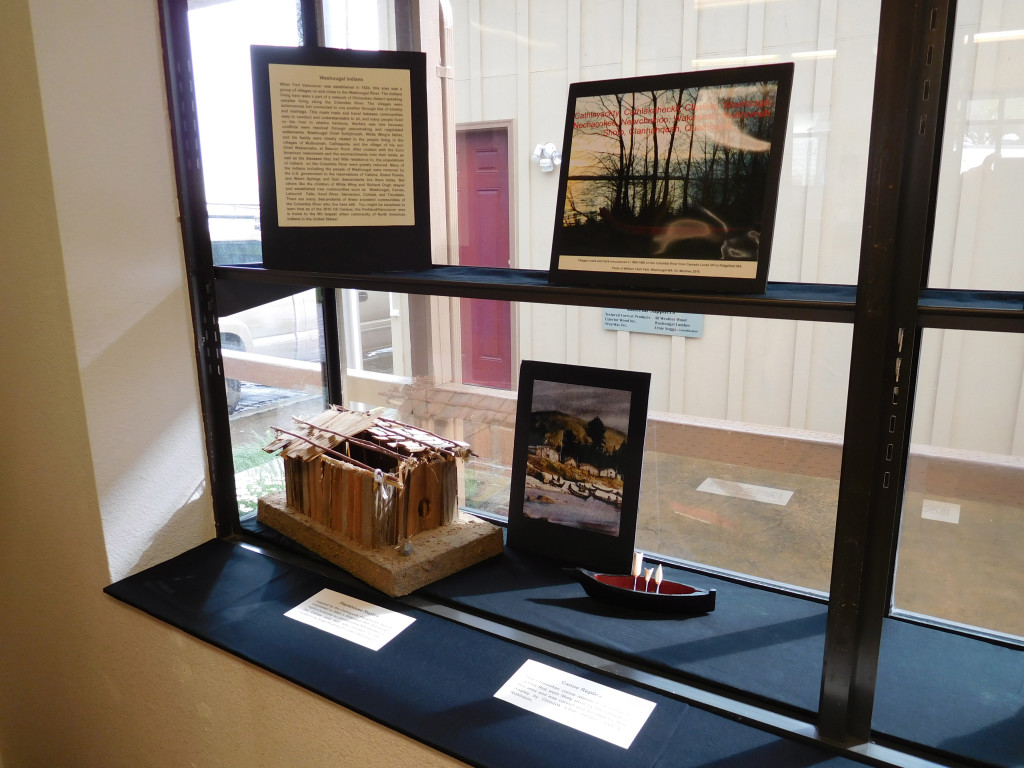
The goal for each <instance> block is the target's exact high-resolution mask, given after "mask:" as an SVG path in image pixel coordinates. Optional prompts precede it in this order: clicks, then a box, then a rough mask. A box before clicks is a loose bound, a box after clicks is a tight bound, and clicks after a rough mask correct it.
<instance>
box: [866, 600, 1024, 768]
mask: <svg viewBox="0 0 1024 768" xmlns="http://www.w3.org/2000/svg"><path fill="white" fill-rule="evenodd" d="M874 728H875V730H876V731H878V732H879V733H883V734H886V735H888V736H894V737H897V738H900V739H902V740H905V741H912V742H917V743H920V744H926V745H928V746H930V747H935V748H937V749H941V750H944V751H946V752H950V753H952V754H954V755H964V756H966V757H970V758H973V759H975V760H980V761H982V762H985V763H990V764H992V765H999V766H1012V767H1013V768H1024V650H1021V649H1019V648H1007V647H1004V646H999V645H994V644H992V643H988V642H985V641H983V640H978V639H976V638H971V637H964V636H962V635H954V634H951V633H949V632H941V631H938V630H935V629H931V628H929V627H922V626H919V625H916V624H911V623H908V622H905V621H897V620H894V619H889V620H886V622H885V624H884V626H883V628H882V648H881V655H880V657H879V660H878V682H877V685H876V688H875V710H874Z"/></svg>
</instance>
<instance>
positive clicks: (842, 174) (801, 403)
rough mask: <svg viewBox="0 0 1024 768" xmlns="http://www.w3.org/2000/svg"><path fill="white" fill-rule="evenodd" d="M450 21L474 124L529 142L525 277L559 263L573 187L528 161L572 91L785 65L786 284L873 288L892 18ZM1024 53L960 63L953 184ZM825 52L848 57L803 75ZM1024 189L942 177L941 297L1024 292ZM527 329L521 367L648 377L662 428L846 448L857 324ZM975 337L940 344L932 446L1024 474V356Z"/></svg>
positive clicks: (1015, 84)
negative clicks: (698, 425)
mask: <svg viewBox="0 0 1024 768" xmlns="http://www.w3.org/2000/svg"><path fill="white" fill-rule="evenodd" d="M452 6H453V12H454V14H453V15H454V19H455V52H456V56H455V94H456V104H455V119H456V122H457V124H460V125H461V124H466V123H474V122H480V121H500V120H511V121H512V125H513V133H512V143H513V145H514V150H513V163H514V165H513V174H514V177H515V185H514V188H513V189H514V195H515V202H514V207H515V209H516V210H515V213H516V216H515V221H516V225H515V226H516V232H515V240H516V243H517V252H516V254H515V256H514V264H515V266H518V267H523V268H531V269H546V268H547V267H548V264H549V259H550V243H551V234H552V227H553V224H554V215H555V208H556V200H555V197H556V193H557V185H558V178H557V176H558V174H557V173H541V172H540V171H539V170H538V169H537V168H535V167H534V166H532V165H531V164H530V162H529V156H530V153H531V151H532V148H533V146H534V145H535V144H537V143H538V142H545V141H554V142H555V143H556V144H558V145H560V144H561V138H562V134H563V131H564V120H565V109H566V99H567V94H568V86H569V83H571V82H575V81H579V80H592V79H599V78H614V77H628V76H634V75H647V74H654V73H661V72H673V71H686V70H692V69H694V64H693V61H694V60H696V59H718V58H725V57H741V56H775V57H777V58H776V59H774V60H776V61H787V60H795V61H796V75H795V81H794V88H793V101H792V106H791V109H790V117H789V130H788V138H787V145H786V150H785V151H786V154H785V158H784V166H783V170H782V180H781V188H780V193H779V202H778V213H777V218H776V229H775V239H774V243H773V247H772V263H771V270H770V274H769V279H771V280H774V281H799V282H824V283H855V282H856V281H857V268H858V259H859V253H860V230H861V219H862V215H863V197H864V187H865V175H866V165H867V157H866V154H867V143H868V136H869V131H870V118H871V101H872V93H871V91H872V87H873V80H874V64H875V54H876V42H877V25H878V6H879V4H878V2H877V0H876V1H875V2H870V3H863V2H852V1H844V0H823V1H822V2H814V1H813V0H803V1H800V0H794V1H792V2H782V3H760V2H758V3H750V4H749V5H748V4H744V3H722V4H711V3H708V4H706V6H705V7H704V8H703V9H702V10H698V6H697V4H695V3H692V2H685V3H680V2H677V1H676V0H568V1H567V2H560V3H550V2H544V1H543V0H533V1H531V0H453V3H452ZM1021 14H1022V11H1021V10H1020V9H1019V3H1018V4H1012V3H1005V7H1004V4H1003V3H1000V2H986V3H984V4H983V5H982V4H979V3H974V4H967V8H966V9H962V10H961V14H960V15H961V19H960V26H961V27H962V28H963V34H961V35H960V38H959V39H963V36H964V35H968V37H969V35H970V34H971V33H972V32H974V31H977V30H978V29H979V28H980V29H984V30H999V29H1019V28H1022V27H1024V20H1022V19H1020V18H1019V17H1020V16H1021ZM979 25H980V27H979ZM1012 46H1016V47H1012ZM1022 47H1024V42H1021V41H1017V42H1010V43H999V44H993V45H989V46H979V45H975V44H974V42H973V40H970V42H968V43H965V44H963V45H961V46H960V47H959V48H958V50H957V53H956V56H957V59H956V62H955V67H954V82H955V86H954V87H956V88H959V89H960V91H961V92H960V93H959V95H954V97H953V98H951V99H950V115H951V116H950V123H949V125H948V127H947V131H946V135H947V137H952V138H949V139H948V140H947V142H946V145H947V149H948V152H949V153H950V154H951V158H950V159H948V160H947V161H946V162H947V164H948V165H950V166H951V167H953V168H954V169H957V168H958V166H959V154H958V148H959V144H960V141H961V138H960V137H962V135H963V128H964V124H965V120H964V119H962V116H963V115H964V114H966V112H965V110H966V109H967V106H968V101H969V99H968V94H969V93H970V90H971V89H972V88H973V89H975V90H976V91H978V92H979V93H980V92H983V91H984V92H988V91H991V90H992V89H993V88H995V89H996V90H997V91H999V90H1002V91H1005V92H1007V93H1010V92H1012V91H1014V90H1017V91H1018V92H1019V90H1020V88H1021V85H1022V81H1024V74H1022V73H1024V68H1021V67H1020V66H1019V61H1020V58H1021V52H1022V51H1021V48H1022ZM812 51H835V52H836V53H835V56H834V57H819V58H800V57H799V56H798V57H796V58H795V59H794V56H793V54H800V53H808V52H812ZM1014 56H1016V58H1014ZM1014 62H1017V66H1014ZM738 63H741V62H736V61H733V62H724V63H722V64H720V65H719V66H736V65H737V64H738ZM1021 110H1022V114H1024V107H1022V108H1021ZM958 114H959V115H960V116H961V117H959V118H958ZM1022 162H1024V161H1022ZM975 175H976V176H978V175H980V174H975ZM968 185H973V186H970V187H969V188H968ZM1011 188H1012V189H1014V190H1016V191H1015V192H1014V193H1011V192H1010V189H1011ZM1021 188H1022V184H1021V179H1020V178H1019V177H1018V176H1011V175H1010V174H1006V173H1004V174H1002V175H1001V176H999V177H998V178H995V177H988V178H977V179H975V178H973V177H967V176H963V177H961V176H960V174H959V173H958V172H953V173H947V174H945V175H944V177H943V187H942V193H941V198H940V203H939V215H938V217H937V221H938V226H937V230H936V238H935V242H936V246H935V254H934V256H933V260H934V262H935V264H934V267H933V271H932V274H933V277H932V281H931V283H932V285H934V286H936V287H945V286H950V285H951V286H953V287H980V288H1000V289H1016V290H1021V289H1022V288H1024V259H1021V258H1019V256H1018V257H1017V258H1010V256H1011V254H1019V253H1020V247H1019V245H1017V244H1016V242H1015V241H1016V238H1015V237H1014V236H1013V230H1012V228H1011V226H1010V224H1009V223H1008V222H1012V221H1013V220H1014V217H1015V214H1014V212H1013V210H1011V209H1014V206H1019V199H1020V190H1021ZM961 195H963V197H962V198H961ZM1014 210H1015V209H1014ZM1011 262H1012V264H1011ZM518 320H519V322H518V338H517V339H516V343H517V345H518V349H519V354H520V357H521V358H522V359H528V358H532V359H543V360H553V361H561V362H568V363H579V364H585V365H594V366H602V367H629V368H635V369H640V370H650V371H651V372H652V374H653V380H652V391H651V401H650V402H651V409H652V410H655V411H667V412H671V413H682V414H687V415H692V416H700V417H710V418H717V419H727V420H731V421H737V422H745V423H750V424H758V425H767V426H772V427H784V428H786V427H788V428H795V429H803V430H811V431H817V432H826V433H833V434H840V433H842V431H843V427H844V421H845V404H846V392H847V378H848V374H849V356H850V343H851V338H852V333H851V329H850V327H849V326H846V325H830V324H824V323H796V322H790V321H779V320H761V319H752V318H731V317H718V316H710V315H709V316H705V318H704V329H703V335H702V337H701V338H696V339H690V338H685V339H684V338H680V337H666V336H652V335H645V334H639V333H632V334H630V333H626V332H621V331H620V332H616V331H605V330H603V329H602V323H601V310H600V309H596V308H588V307H560V306H546V305H522V306H520V308H519V313H518ZM975 336H977V338H975ZM963 339H964V334H958V333H954V332H947V333H938V332H936V333H935V334H931V333H929V334H927V335H926V337H925V340H926V343H925V345H924V347H923V350H922V363H923V368H922V378H921V382H920V385H919V387H918V393H919V398H920V404H919V406H918V408H917V422H916V424H915V439H916V440H918V441H920V442H925V443H929V444H932V445H936V446H942V447H953V448H962V449H969V450H973V451H981V452H986V453H995V454H1013V455H1018V456H1024V403H1022V399H1024V389H1022V386H1021V384H1022V380H1024V379H1022V376H1024V339H1021V338H1019V337H1013V336H1011V335H1008V334H1001V335H993V334H988V335H971V336H969V337H968V341H967V342H965V341H964V340H963ZM670 382H671V384H670ZM979 391H984V392H985V393H986V394H985V397H984V398H983V400H984V403H983V404H979V403H978V397H977V394H978V392H979Z"/></svg>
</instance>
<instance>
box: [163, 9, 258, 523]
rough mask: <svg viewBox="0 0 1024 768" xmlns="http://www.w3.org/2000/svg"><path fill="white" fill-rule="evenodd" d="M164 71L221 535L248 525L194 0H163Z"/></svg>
mask: <svg viewBox="0 0 1024 768" xmlns="http://www.w3.org/2000/svg"><path fill="white" fill-rule="evenodd" d="M160 23H161V32H162V34H163V38H164V76H165V77H166V78H167V83H168V86H169V87H168V89H167V99H168V110H169V112H170V117H171V131H172V142H173V149H174V162H175V166H176V170H177V173H176V177H177V185H178V207H179V213H180V219H181V233H182V243H183V246H184V251H185V265H186V272H187V276H188V289H189V299H190V301H191V304H192V315H193V332H194V335H195V341H196V365H197V367H198V369H199V381H200V387H199V390H200V392H199V395H200V407H201V409H202V415H203V430H204V433H205V438H206V458H207V465H208V467H209V472H210V487H211V494H212V496H213V508H214V521H215V524H216V528H217V535H218V536H229V535H232V534H235V533H238V532H239V530H240V526H239V522H238V506H237V501H236V498H235V477H234V460H233V458H232V456H231V433H230V425H229V423H228V406H227V393H226V389H225V377H224V363H223V359H222V357H221V350H220V328H219V325H218V322H217V319H218V314H217V303H216V291H215V288H214V279H215V278H214V270H213V246H212V245H211V243H210V230H209V223H208V222H209V218H208V214H207V208H206V191H205V184H204V181H203V167H202V156H201V154H200V148H199V124H198V117H197V112H196V102H195V84H194V79H193V76H192V54H191V45H190V42H189V34H188V3H187V0H161V3H160Z"/></svg>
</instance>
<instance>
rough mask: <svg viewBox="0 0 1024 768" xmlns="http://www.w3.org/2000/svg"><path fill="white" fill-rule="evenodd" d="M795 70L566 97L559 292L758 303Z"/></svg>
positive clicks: (557, 244)
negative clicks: (696, 295)
mask: <svg viewBox="0 0 1024 768" xmlns="http://www.w3.org/2000/svg"><path fill="white" fill-rule="evenodd" d="M792 82H793V65H792V64H791V63H790V64H769V65H764V66H756V67H741V68H737V69H719V70H709V71H698V72H684V73H678V74H668V75H653V76H649V77H637V78H628V79H621V80H602V81H594V82H585V83H574V84H572V85H571V86H570V87H569V108H568V112H567V115H566V123H565V136H564V140H563V141H564V144H563V158H562V165H561V169H560V171H561V172H560V179H559V188H558V210H557V215H556V218H555V232H554V237H553V239H552V252H551V273H550V279H551V280H552V281H553V282H561V283H577V284H596V285H614V286H622V285H631V286H637V287H644V286H657V287H662V288H676V289H686V290H696V291H702V290H708V291H725V292H733V293H763V292H764V289H765V285H766V283H767V279H768V263H769V257H770V254H771V243H772V233H773V231H774V225H775V208H776V202H777V199H778V189H779V174H780V169H781V167H782V155H783V147H784V145H785V137H786V121H787V117H788V113H789V101H790V93H791V91H792Z"/></svg>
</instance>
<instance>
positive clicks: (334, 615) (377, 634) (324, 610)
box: [285, 589, 416, 651]
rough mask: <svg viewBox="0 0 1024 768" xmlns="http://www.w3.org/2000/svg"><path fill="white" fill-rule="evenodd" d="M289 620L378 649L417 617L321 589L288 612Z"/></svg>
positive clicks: (372, 649)
mask: <svg viewBox="0 0 1024 768" xmlns="http://www.w3.org/2000/svg"><path fill="white" fill-rule="evenodd" d="M285 616H287V617H288V618H289V619H295V620H296V621H301V622H302V623H303V624H309V625H310V626H311V627H316V628H317V629H322V630H323V631H324V632H330V633H331V634H332V635H337V636H338V637H341V638H344V639H345V640H348V641H350V642H353V643H358V644H359V645H361V646H363V647H364V648H369V649H370V650H371V651H379V650H380V649H381V648H383V647H384V645H385V644H386V643H388V642H389V641H390V640H392V639H393V638H394V637H395V636H397V635H398V633H399V632H401V631H402V630H403V629H405V628H406V627H408V626H409V625H410V624H412V623H413V622H414V621H416V619H414V618H413V617H412V616H406V615H405V614H404V613H396V612H395V611H389V610H388V609H387V608H381V607H380V606H379V605H374V604H373V603H367V602H364V601H363V600H358V599H357V598H354V597H349V596H348V595H343V594H341V593H340V592H335V591H333V590H330V589H321V590H320V591H319V592H317V593H316V594H315V595H313V596H312V597H311V598H309V599H308V600H306V601H305V602H302V603H300V604H299V605H297V606H295V607H294V608H292V609H291V610H290V611H288V612H287V613H285Z"/></svg>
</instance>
